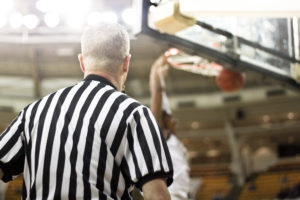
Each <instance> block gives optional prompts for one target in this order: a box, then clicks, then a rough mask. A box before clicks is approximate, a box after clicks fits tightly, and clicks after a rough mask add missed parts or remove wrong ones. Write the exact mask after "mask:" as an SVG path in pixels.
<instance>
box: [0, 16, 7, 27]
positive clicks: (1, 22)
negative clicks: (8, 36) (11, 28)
mask: <svg viewBox="0 0 300 200" xmlns="http://www.w3.org/2000/svg"><path fill="white" fill-rule="evenodd" d="M6 23H7V16H6V15H4V14H0V28H2V27H3V26H5V25H6Z"/></svg>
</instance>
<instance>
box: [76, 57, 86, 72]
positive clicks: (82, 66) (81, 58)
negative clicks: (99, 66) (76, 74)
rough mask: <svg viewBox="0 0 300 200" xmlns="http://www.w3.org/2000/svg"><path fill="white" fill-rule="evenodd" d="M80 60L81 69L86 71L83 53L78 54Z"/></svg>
mask: <svg viewBox="0 0 300 200" xmlns="http://www.w3.org/2000/svg"><path fill="white" fill-rule="evenodd" d="M78 60H79V63H80V69H81V71H82V72H83V73H84V72H85V67H84V64H83V56H82V54H81V53H80V54H78Z"/></svg>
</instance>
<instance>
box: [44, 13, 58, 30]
mask: <svg viewBox="0 0 300 200" xmlns="http://www.w3.org/2000/svg"><path fill="white" fill-rule="evenodd" d="M44 21H45V24H46V25H47V26H48V27H50V28H54V27H56V26H58V25H59V22H60V18H59V15H58V14H57V13H46V14H45V16H44Z"/></svg>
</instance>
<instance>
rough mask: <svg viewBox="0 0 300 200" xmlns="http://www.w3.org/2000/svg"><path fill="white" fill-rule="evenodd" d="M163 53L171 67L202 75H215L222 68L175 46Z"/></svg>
mask: <svg viewBox="0 0 300 200" xmlns="http://www.w3.org/2000/svg"><path fill="white" fill-rule="evenodd" d="M164 55H165V57H166V58H167V62H168V63H169V64H170V65H171V66H172V67H174V68H176V69H179V70H183V71H187V72H191V73H195V74H200V75H203V76H210V77H213V76H217V75H218V74H219V73H220V72H221V70H222V69H223V67H222V66H221V65H219V64H217V63H215V62H210V61H209V60H207V59H204V58H201V57H199V56H191V55H188V54H186V53H184V52H182V51H180V50H179V49H176V48H171V49H169V50H168V51H166V52H165V54H164Z"/></svg>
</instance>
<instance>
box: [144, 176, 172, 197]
mask: <svg viewBox="0 0 300 200" xmlns="http://www.w3.org/2000/svg"><path fill="white" fill-rule="evenodd" d="M143 193H144V199H145V200H171V196H170V193H169V191H168V188H167V184H166V182H165V180H163V179H154V180H152V181H149V182H147V183H145V184H144V185H143Z"/></svg>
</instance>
